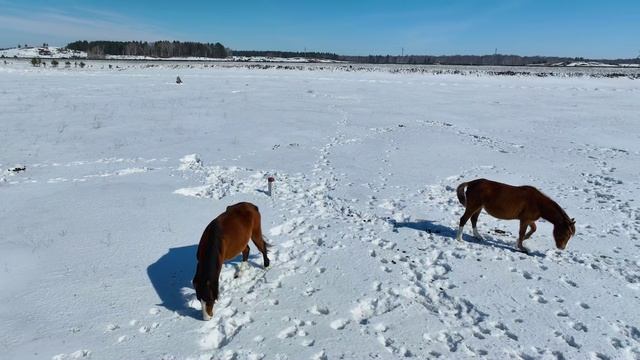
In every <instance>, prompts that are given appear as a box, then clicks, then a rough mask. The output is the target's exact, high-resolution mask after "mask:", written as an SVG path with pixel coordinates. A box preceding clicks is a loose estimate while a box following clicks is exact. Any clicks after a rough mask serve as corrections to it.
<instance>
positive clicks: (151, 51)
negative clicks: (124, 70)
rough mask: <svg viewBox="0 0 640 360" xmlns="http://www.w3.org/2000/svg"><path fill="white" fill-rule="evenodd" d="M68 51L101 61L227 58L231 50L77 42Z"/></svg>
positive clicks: (191, 45) (194, 44)
mask: <svg viewBox="0 0 640 360" xmlns="http://www.w3.org/2000/svg"><path fill="white" fill-rule="evenodd" d="M67 49H70V50H77V51H84V52H86V53H87V57H88V58H92V59H101V58H104V57H105V56H106V55H132V56H150V57H158V58H168V57H206V58H225V57H227V56H228V55H229V50H228V49H227V48H225V47H224V46H223V45H222V44H220V43H219V42H217V43H215V44H211V43H199V42H180V41H155V42H146V41H144V42H143V41H86V40H85V41H75V42H72V43H70V44H68V45H67Z"/></svg>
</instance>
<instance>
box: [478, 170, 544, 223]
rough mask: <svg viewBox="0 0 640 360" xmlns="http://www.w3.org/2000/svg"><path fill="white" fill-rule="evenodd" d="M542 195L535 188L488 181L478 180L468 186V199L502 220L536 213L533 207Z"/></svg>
mask: <svg viewBox="0 0 640 360" xmlns="http://www.w3.org/2000/svg"><path fill="white" fill-rule="evenodd" d="M540 195H541V193H540V191H539V190H538V189H536V188H535V187H533V186H529V185H524V186H514V185H509V184H504V183H501V182H497V181H493V180H487V179H476V180H473V181H470V182H468V185H467V198H472V199H473V201H474V202H475V203H477V204H478V205H480V206H482V207H483V208H484V209H485V211H487V212H488V213H489V214H491V215H492V216H494V217H497V218H501V219H515V218H519V217H521V216H523V215H525V213H536V212H537V211H536V209H531V207H532V206H535V205H536V204H537V203H538V198H539V197H540ZM527 215H528V214H527ZM527 215H525V216H527ZM531 215H532V216H534V217H535V216H536V215H535V214H531ZM527 217H528V216H527Z"/></svg>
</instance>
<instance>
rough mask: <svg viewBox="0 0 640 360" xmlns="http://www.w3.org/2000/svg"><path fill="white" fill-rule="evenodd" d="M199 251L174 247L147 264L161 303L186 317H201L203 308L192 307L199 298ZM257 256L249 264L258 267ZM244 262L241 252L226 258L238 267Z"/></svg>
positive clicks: (195, 247)
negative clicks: (195, 286)
mask: <svg viewBox="0 0 640 360" xmlns="http://www.w3.org/2000/svg"><path fill="white" fill-rule="evenodd" d="M197 251H198V246H197V245H190V246H183V247H178V248H171V249H169V251H168V252H167V253H166V254H164V255H162V256H161V257H160V258H159V259H158V260H157V261H156V262H154V263H153V264H151V265H149V267H147V275H148V276H149V280H150V281H151V285H153V288H154V289H155V291H156V293H157V294H158V297H159V298H160V301H161V303H160V304H158V306H163V307H164V308H166V309H167V310H169V311H175V312H176V313H178V314H179V315H182V316H187V317H192V318H194V319H198V320H201V314H200V310H197V309H194V308H192V307H190V306H189V302H190V301H191V300H195V299H196V295H195V291H194V290H193V284H192V283H191V280H192V279H193V275H194V274H195V272H196V265H197V260H196V252H197ZM257 257H258V255H256V254H251V255H250V256H249V263H250V264H251V265H253V266H258V265H257V263H255V258H257ZM252 258H254V259H252ZM252 260H253V261H252ZM241 261H242V256H241V255H240V256H236V257H235V258H233V259H231V260H228V261H225V265H232V266H235V267H237V265H239V264H240V262H241Z"/></svg>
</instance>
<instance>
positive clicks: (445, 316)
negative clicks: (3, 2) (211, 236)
mask: <svg viewBox="0 0 640 360" xmlns="http://www.w3.org/2000/svg"><path fill="white" fill-rule="evenodd" d="M178 75H179V76H180V77H181V78H182V80H183V83H182V84H181V85H177V84H176V83H175V78H176V76H178ZM0 93H1V94H2V96H0V124H2V127H1V128H0V229H1V230H2V236H0V269H2V271H0V289H2V291H1V292H0V320H1V321H0V323H1V324H2V326H0V358H1V359H84V358H91V359H211V358H213V359H337V358H348V359H351V358H354V359H369V358H375V359H395V358H402V357H409V358H419V359H426V358H442V359H451V358H467V357H481V358H493V359H507V358H510V359H588V358H592V359H638V358H640V311H638V308H639V305H640V257H639V253H640V238H639V233H640V207H639V206H640V204H639V201H640V200H639V198H640V196H639V195H640V176H639V175H640V124H639V121H640V119H639V118H638V114H640V82H638V80H631V79H628V78H617V79H608V78H592V77H545V78H540V77H529V76H517V77H498V76H486V75H484V76H481V75H478V76H463V75H445V74H443V75H434V74H410V73H389V72H386V71H380V72H347V71H322V70H317V71H298V70H293V71H292V70H284V69H275V68H270V69H258V68H254V69H250V68H204V67H195V66H194V67H189V68H187V67H183V68H179V69H176V68H171V67H149V68H145V67H133V68H122V69H120V71H115V70H113V71H106V70H99V69H97V68H85V69H80V68H76V67H74V68H70V69H66V70H62V69H50V68H32V67H29V66H25V65H24V64H17V63H11V62H9V63H8V64H0ZM22 167H24V168H25V169H24V171H20V170H19V169H21V168H22ZM268 176H273V177H275V179H276V180H275V187H274V191H273V196H271V197H269V196H268V195H267V194H266V193H267V191H266V189H267V180H266V179H267V177H268ZM479 177H485V178H490V179H494V180H498V181H503V182H508V183H512V184H530V185H534V186H536V187H538V188H539V189H540V190H542V191H543V192H545V193H546V194H548V195H549V196H550V197H552V198H554V199H555V200H557V201H558V203H559V204H560V205H561V206H562V207H563V208H564V209H565V210H566V211H567V213H568V214H569V215H570V216H571V217H575V219H576V222H577V225H576V229H577V233H576V235H575V237H574V238H573V239H571V241H570V242H569V245H568V248H567V250H565V251H559V250H556V249H555V247H554V241H553V237H552V226H551V225H550V224H549V223H545V222H542V221H541V222H539V225H538V231H537V232H536V233H535V234H534V236H533V238H532V239H530V240H527V242H526V244H527V246H529V247H530V248H531V250H532V252H531V255H525V254H523V253H520V252H516V251H514V247H515V237H516V234H517V231H518V223H517V221H501V220H496V219H493V218H491V217H490V216H489V215H487V214H484V213H483V214H482V215H481V216H480V220H479V230H480V232H481V233H482V234H483V236H484V237H485V239H484V240H483V241H479V240H476V239H474V238H473V237H472V236H471V228H470V225H469V224H468V225H467V227H466V228H465V235H464V237H463V240H464V241H463V242H456V241H455V240H454V237H455V230H456V229H457V223H458V220H459V217H460V215H461V214H462V212H463V207H462V206H461V205H460V204H459V203H458V200H457V199H456V196H455V194H454V189H455V187H456V186H457V185H458V184H459V183H461V182H462V181H466V180H470V179H474V178H479ZM239 201H251V202H253V203H255V204H256V205H257V206H258V207H259V208H260V211H261V213H262V227H263V232H264V234H266V235H267V236H268V240H269V241H270V242H271V243H272V245H273V246H272V248H271V249H270V250H271V251H270V255H269V256H270V258H271V267H270V268H269V269H268V270H266V271H265V270H264V269H263V267H262V257H261V256H260V255H259V252H258V251H257V250H256V249H255V247H253V245H251V256H250V261H249V266H248V267H247V268H246V269H243V270H242V271H240V269H239V263H240V258H236V259H235V260H233V261H230V262H228V263H226V264H225V266H224V267H223V271H222V273H221V286H220V294H221V296H220V299H219V301H218V302H217V303H216V305H215V313H214V317H213V319H212V320H211V321H209V322H204V321H202V319H201V311H200V304H199V302H198V301H197V300H196V299H195V294H194V290H193V288H192V286H191V279H192V277H193V273H194V269H195V252H196V247H197V243H198V241H199V239H200V235H201V234H202V231H203V230H204V228H205V227H206V225H207V224H208V223H209V222H210V221H211V220H212V219H213V218H214V217H215V216H217V215H218V214H219V213H220V212H222V211H224V209H225V208H226V206H228V205H230V204H233V203H236V202H239Z"/></svg>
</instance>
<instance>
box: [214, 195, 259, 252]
mask: <svg viewBox="0 0 640 360" xmlns="http://www.w3.org/2000/svg"><path fill="white" fill-rule="evenodd" d="M216 220H217V221H218V225H219V226H220V228H221V230H222V242H223V250H224V253H225V256H224V257H225V259H230V258H232V257H234V256H236V255H238V254H239V253H240V252H241V251H242V250H244V248H245V247H246V246H247V243H248V242H249V240H250V239H251V234H252V232H253V227H254V224H256V223H259V222H260V213H259V212H258V207H257V206H255V205H254V204H252V203H249V202H241V203H237V204H234V205H230V206H228V207H227V210H226V211H225V212H224V213H222V214H220V215H219V216H218V217H217V218H216Z"/></svg>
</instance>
